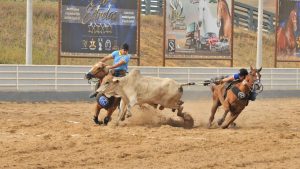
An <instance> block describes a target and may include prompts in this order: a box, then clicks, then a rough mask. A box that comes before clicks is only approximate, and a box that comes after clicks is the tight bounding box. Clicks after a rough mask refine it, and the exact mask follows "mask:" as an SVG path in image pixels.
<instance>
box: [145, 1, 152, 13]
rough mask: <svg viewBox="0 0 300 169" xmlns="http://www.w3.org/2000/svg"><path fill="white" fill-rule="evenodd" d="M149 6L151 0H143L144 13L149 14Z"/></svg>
mask: <svg viewBox="0 0 300 169" xmlns="http://www.w3.org/2000/svg"><path fill="white" fill-rule="evenodd" d="M150 6H151V0H145V8H146V9H145V12H146V15H149V14H150V8H151V7H150Z"/></svg>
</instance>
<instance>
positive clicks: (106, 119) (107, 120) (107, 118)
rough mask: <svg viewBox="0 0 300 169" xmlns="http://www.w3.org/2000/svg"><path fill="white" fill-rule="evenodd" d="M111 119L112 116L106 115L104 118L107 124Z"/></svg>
mask: <svg viewBox="0 0 300 169" xmlns="http://www.w3.org/2000/svg"><path fill="white" fill-rule="evenodd" d="M110 120H111V118H110V117H105V118H104V125H107V124H108V122H109V121H110Z"/></svg>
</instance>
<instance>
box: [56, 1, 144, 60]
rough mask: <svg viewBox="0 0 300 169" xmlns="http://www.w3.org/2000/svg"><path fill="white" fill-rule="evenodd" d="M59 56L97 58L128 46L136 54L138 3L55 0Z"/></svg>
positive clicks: (131, 52)
mask: <svg viewBox="0 0 300 169" xmlns="http://www.w3.org/2000/svg"><path fill="white" fill-rule="evenodd" d="M59 3H60V4H59V6H60V9H59V16H60V17H59V55H60V56H65V57H81V58H82V57H95V56H96V57H97V56H99V55H103V54H105V55H106V54H109V53H112V52H113V51H114V50H118V49H119V48H120V46H121V45H122V44H123V43H127V44H129V46H130V48H129V53H130V54H138V52H139V50H138V46H139V44H138V43H139V42H138V34H139V30H138V25H139V22H138V20H139V12H138V11H139V9H140V7H139V5H138V4H139V2H138V0H126V1H124V0H84V1H82V0H61V1H59Z"/></svg>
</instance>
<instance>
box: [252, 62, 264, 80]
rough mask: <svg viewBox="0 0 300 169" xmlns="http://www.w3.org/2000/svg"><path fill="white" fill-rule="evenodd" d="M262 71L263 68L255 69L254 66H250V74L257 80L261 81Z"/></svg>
mask: <svg viewBox="0 0 300 169" xmlns="http://www.w3.org/2000/svg"><path fill="white" fill-rule="evenodd" d="M261 70H262V67H261V68H259V69H256V68H253V67H252V66H250V73H249V74H251V75H252V76H255V77H256V79H257V80H259V81H260V78H261V74H260V71H261Z"/></svg>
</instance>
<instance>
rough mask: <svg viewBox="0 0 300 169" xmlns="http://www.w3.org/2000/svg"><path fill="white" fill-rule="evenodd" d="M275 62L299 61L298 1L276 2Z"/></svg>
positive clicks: (281, 0)
mask: <svg viewBox="0 0 300 169" xmlns="http://www.w3.org/2000/svg"><path fill="white" fill-rule="evenodd" d="M277 6H278V14H277V15H278V24H277V31H276V36H277V37H276V54H277V56H276V57H277V60H279V61H280V60H281V61H282V60H286V61H289V60H298V61H300V0H278V1H277Z"/></svg>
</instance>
